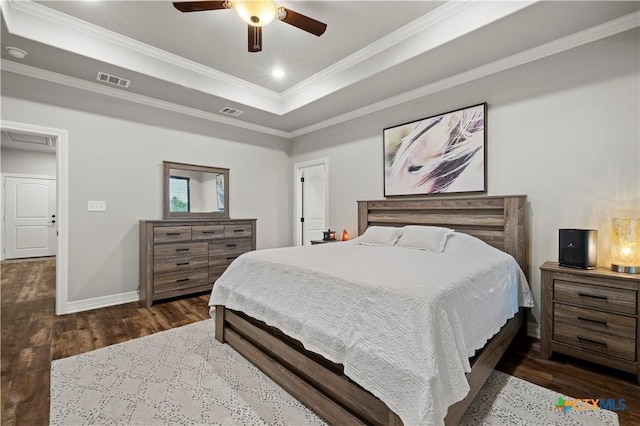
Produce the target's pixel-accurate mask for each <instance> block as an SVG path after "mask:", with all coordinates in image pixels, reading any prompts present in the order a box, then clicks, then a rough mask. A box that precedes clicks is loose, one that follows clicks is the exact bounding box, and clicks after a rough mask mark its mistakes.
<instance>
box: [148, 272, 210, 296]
mask: <svg viewBox="0 0 640 426" xmlns="http://www.w3.org/2000/svg"><path fill="white" fill-rule="evenodd" d="M208 276H209V271H208V269H207V268H201V269H196V270H185V271H180V272H172V273H168V274H158V275H157V276H156V278H155V280H154V283H153V284H154V293H165V292H168V291H176V290H183V289H186V288H192V287H201V286H206V285H207V284H208V280H207V278H208Z"/></svg>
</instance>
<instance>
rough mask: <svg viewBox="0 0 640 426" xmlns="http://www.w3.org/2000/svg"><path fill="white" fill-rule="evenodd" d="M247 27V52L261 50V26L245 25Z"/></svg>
mask: <svg viewBox="0 0 640 426" xmlns="http://www.w3.org/2000/svg"><path fill="white" fill-rule="evenodd" d="M247 27H248V28H249V31H248V35H249V44H248V48H249V52H261V51H262V27H254V26H252V25H247Z"/></svg>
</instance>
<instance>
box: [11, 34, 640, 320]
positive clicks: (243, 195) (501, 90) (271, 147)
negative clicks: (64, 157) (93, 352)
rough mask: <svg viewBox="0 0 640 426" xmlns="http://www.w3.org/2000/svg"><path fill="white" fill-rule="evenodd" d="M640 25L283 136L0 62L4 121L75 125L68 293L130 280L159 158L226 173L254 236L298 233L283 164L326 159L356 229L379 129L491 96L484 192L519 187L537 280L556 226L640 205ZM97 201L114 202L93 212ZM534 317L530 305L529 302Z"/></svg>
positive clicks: (128, 284) (154, 199) (378, 150)
mask: <svg viewBox="0 0 640 426" xmlns="http://www.w3.org/2000/svg"><path fill="white" fill-rule="evenodd" d="M638 40H639V33H638V30H633V31H629V32H627V33H623V34H620V35H617V36H614V37H611V38H608V39H605V40H601V41H598V42H596V43H592V44H590V45H586V46H583V47H580V48H577V49H573V50H570V51H567V52H565V53H562V54H558V55H554V56H552V57H549V58H546V59H543V60H539V61H537V62H534V63H531V64H528V65H525V66H521V67H518V68H515V69H513V70H510V71H507V72H503V73H500V74H497V75H493V76H491V77H487V78H484V79H481V80H477V81H474V82H471V83H468V84H465V85H463V86H458V87H455V88H452V89H450V90H447V91H443V92H440V93H437V94H434V95H431V96H428V97H426V98H422V99H419V100H416V101H412V102H407V103H405V104H402V105H399V106H397V107H394V108H390V109H388V110H385V111H382V112H379V113H374V114H370V115H367V116H365V117H362V118H359V119H356V120H351V121H348V122H345V123H343V124H341V125H336V126H333V127H331V128H327V129H324V130H321V131H317V132H314V133H311V134H308V135H303V136H300V137H297V138H295V139H294V141H293V144H292V145H291V142H290V141H287V140H282V139H280V138H277V137H271V136H267V135H264V134H258V133H254V132H250V131H243V130H240V129H237V128H230V127H228V126H223V125H217V124H215V123H211V122H207V121H203V120H199V119H195V118H190V117H185V116H181V115H178V114H173V113H168V112H164V111H161V110H155V109H151V108H145V107H141V106H139V105H135V104H128V103H126V102H124V101H122V102H121V101H117V100H114V99H110V98H106V97H101V96H99V95H94V94H90V93H87V92H83V91H80V90H76V89H70V88H63V87H62V86H58V85H54V84H50V83H44V82H41V81H38V80H34V79H31V78H28V77H22V76H17V75H14V74H10V73H6V72H3V74H2V95H3V97H2V118H3V119H6V120H12V121H18V122H26V123H32V124H38V125H42V126H49V127H56V128H63V129H67V130H69V135H70V148H69V155H70V159H69V160H70V165H69V176H70V184H69V186H70V217H69V223H70V230H69V231H70V232H69V237H70V253H69V279H70V282H69V300H70V301H74V300H82V299H87V298H91V297H97V296H102V295H111V294H118V293H123V292H128V291H133V290H135V288H136V287H137V281H138V277H137V273H138V272H137V271H138V253H137V250H138V235H137V232H138V225H137V221H138V219H157V218H159V217H160V216H161V211H162V209H161V207H162V206H161V196H162V186H161V177H162V169H161V165H162V161H163V160H167V161H175V162H184V163H193V164H203V165H211V166H219V167H228V168H230V169H231V178H230V183H231V198H230V200H231V215H232V217H238V218H241V217H245V218H250V217H257V218H258V247H259V248H267V247H278V246H286V245H289V244H291V241H292V235H291V234H292V224H293V222H292V221H293V215H292V211H293V206H292V201H291V193H292V191H293V189H292V188H293V184H292V178H291V177H292V175H293V172H292V165H293V164H294V163H297V162H302V161H307V160H312V159H317V158H321V157H328V158H329V159H330V168H329V187H330V217H329V222H328V225H329V226H330V227H331V228H332V229H343V228H346V229H347V230H348V231H349V232H350V234H351V235H355V233H356V218H357V217H356V201H357V200H360V199H377V198H382V197H383V182H382V177H383V170H382V129H383V128H385V127H389V126H393V125H396V124H399V123H403V122H407V121H411V120H416V119H420V118H424V117H427V116H429V115H434V114H438V113H441V112H444V111H449V110H452V109H456V108H460V107H464V106H468V105H473V104H476V103H480V102H488V104H489V110H488V123H487V125H488V141H487V152H488V193H489V194H492V195H493V194H495V195H507V194H526V195H527V196H528V212H527V224H528V227H529V237H530V238H529V247H528V262H529V272H530V282H531V284H532V287H533V290H534V293H535V295H536V300H538V302H539V301H540V297H539V293H540V278H539V270H538V268H539V266H540V265H541V264H542V263H543V262H544V261H545V260H557V243H558V241H557V232H558V229H559V228H563V227H577V228H596V229H598V230H599V231H600V233H599V247H598V248H599V253H598V254H599V263H600V264H601V265H602V266H608V264H609V242H610V235H609V234H610V223H609V222H610V219H611V218H612V217H616V216H637V217H638V216H640V167H639V164H640V128H639V118H638V117H639V116H640V105H639V103H640V101H639V99H640V88H639V81H640V73H639V64H640V57H639V49H638ZM87 200H106V201H107V212H104V213H89V212H87ZM534 316H536V317H537V316H538V310H537V309H536V310H535V311H534Z"/></svg>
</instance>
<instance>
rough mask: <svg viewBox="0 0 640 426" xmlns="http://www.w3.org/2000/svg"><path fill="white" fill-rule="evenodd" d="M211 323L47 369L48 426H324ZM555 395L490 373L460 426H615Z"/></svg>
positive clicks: (601, 413)
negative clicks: (565, 405) (568, 407)
mask: <svg viewBox="0 0 640 426" xmlns="http://www.w3.org/2000/svg"><path fill="white" fill-rule="evenodd" d="M213 330H214V324H213V320H206V321H201V322H198V323H195V324H190V325H186V326H184V327H180V328H175V329H172V330H168V331H164V332H160V333H156V334H153V335H151V336H146V337H142V338H140V339H135V340H130V341H128V342H124V343H120V344H117V345H113V346H109V347H106V348H103V349H98V350H95V351H92V352H88V353H84V354H81V355H77V356H73V357H69V358H65V359H60V360H56V361H53V362H52V365H51V413H50V414H51V417H50V423H51V424H52V425H84V424H127V425H129V424H140V425H160V424H164V425H167V424H170V425H193V424H207V425H212V424H224V425H253V424H256V425H264V424H270V425H320V424H324V422H323V421H322V420H321V419H319V418H318V417H317V416H315V415H314V414H313V413H312V412H311V411H309V410H308V409H307V408H306V407H304V406H303V405H302V404H300V403H299V402H298V401H296V400H295V399H294V398H293V397H291V396H290V395H289V394H287V393H286V392H285V391H284V390H282V389H281V388H280V387H279V386H277V385H276V384H275V383H273V382H272V381H271V379H269V378H268V377H267V376H265V375H264V374H263V373H262V372H261V371H260V370H258V369H257V368H256V367H254V366H253V365H252V364H251V363H249V362H248V361H246V360H245V359H244V358H243V357H242V356H241V355H239V354H238V353H237V352H235V351H234V350H233V349H231V348H230V347H229V346H228V345H223V344H220V343H219V342H218V341H216V340H215V339H214V336H213ZM559 396H561V395H560V394H558V393H555V392H552V391H550V390H548V389H545V388H542V387H539V386H536V385H533V384H531V383H528V382H525V381H523V380H520V379H517V378H515V377H511V376H509V375H506V374H503V373H500V372H498V371H494V372H493V373H492V375H491V376H490V378H489V380H488V381H487V383H486V384H485V386H484V387H483V389H482V391H481V392H480V394H478V396H477V397H476V399H475V400H474V402H473V404H472V405H471V407H470V408H469V410H468V411H467V413H466V414H465V416H464V418H463V420H462V423H463V424H465V425H467V424H468V425H549V424H555V425H617V424H618V416H617V415H616V414H615V413H613V412H611V411H607V410H594V411H587V410H583V411H573V412H572V411H569V412H568V413H566V414H565V413H563V411H562V410H558V409H556V408H555V404H556V402H557V401H558V397H559Z"/></svg>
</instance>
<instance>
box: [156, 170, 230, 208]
mask: <svg viewBox="0 0 640 426" xmlns="http://www.w3.org/2000/svg"><path fill="white" fill-rule="evenodd" d="M163 166H164V167H163V168H164V179H163V183H164V207H163V214H164V219H188V218H194V219H195V218H228V217H229V169H223V168H219V167H207V166H196V165H194V164H183V163H172V162H169V161H163Z"/></svg>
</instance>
